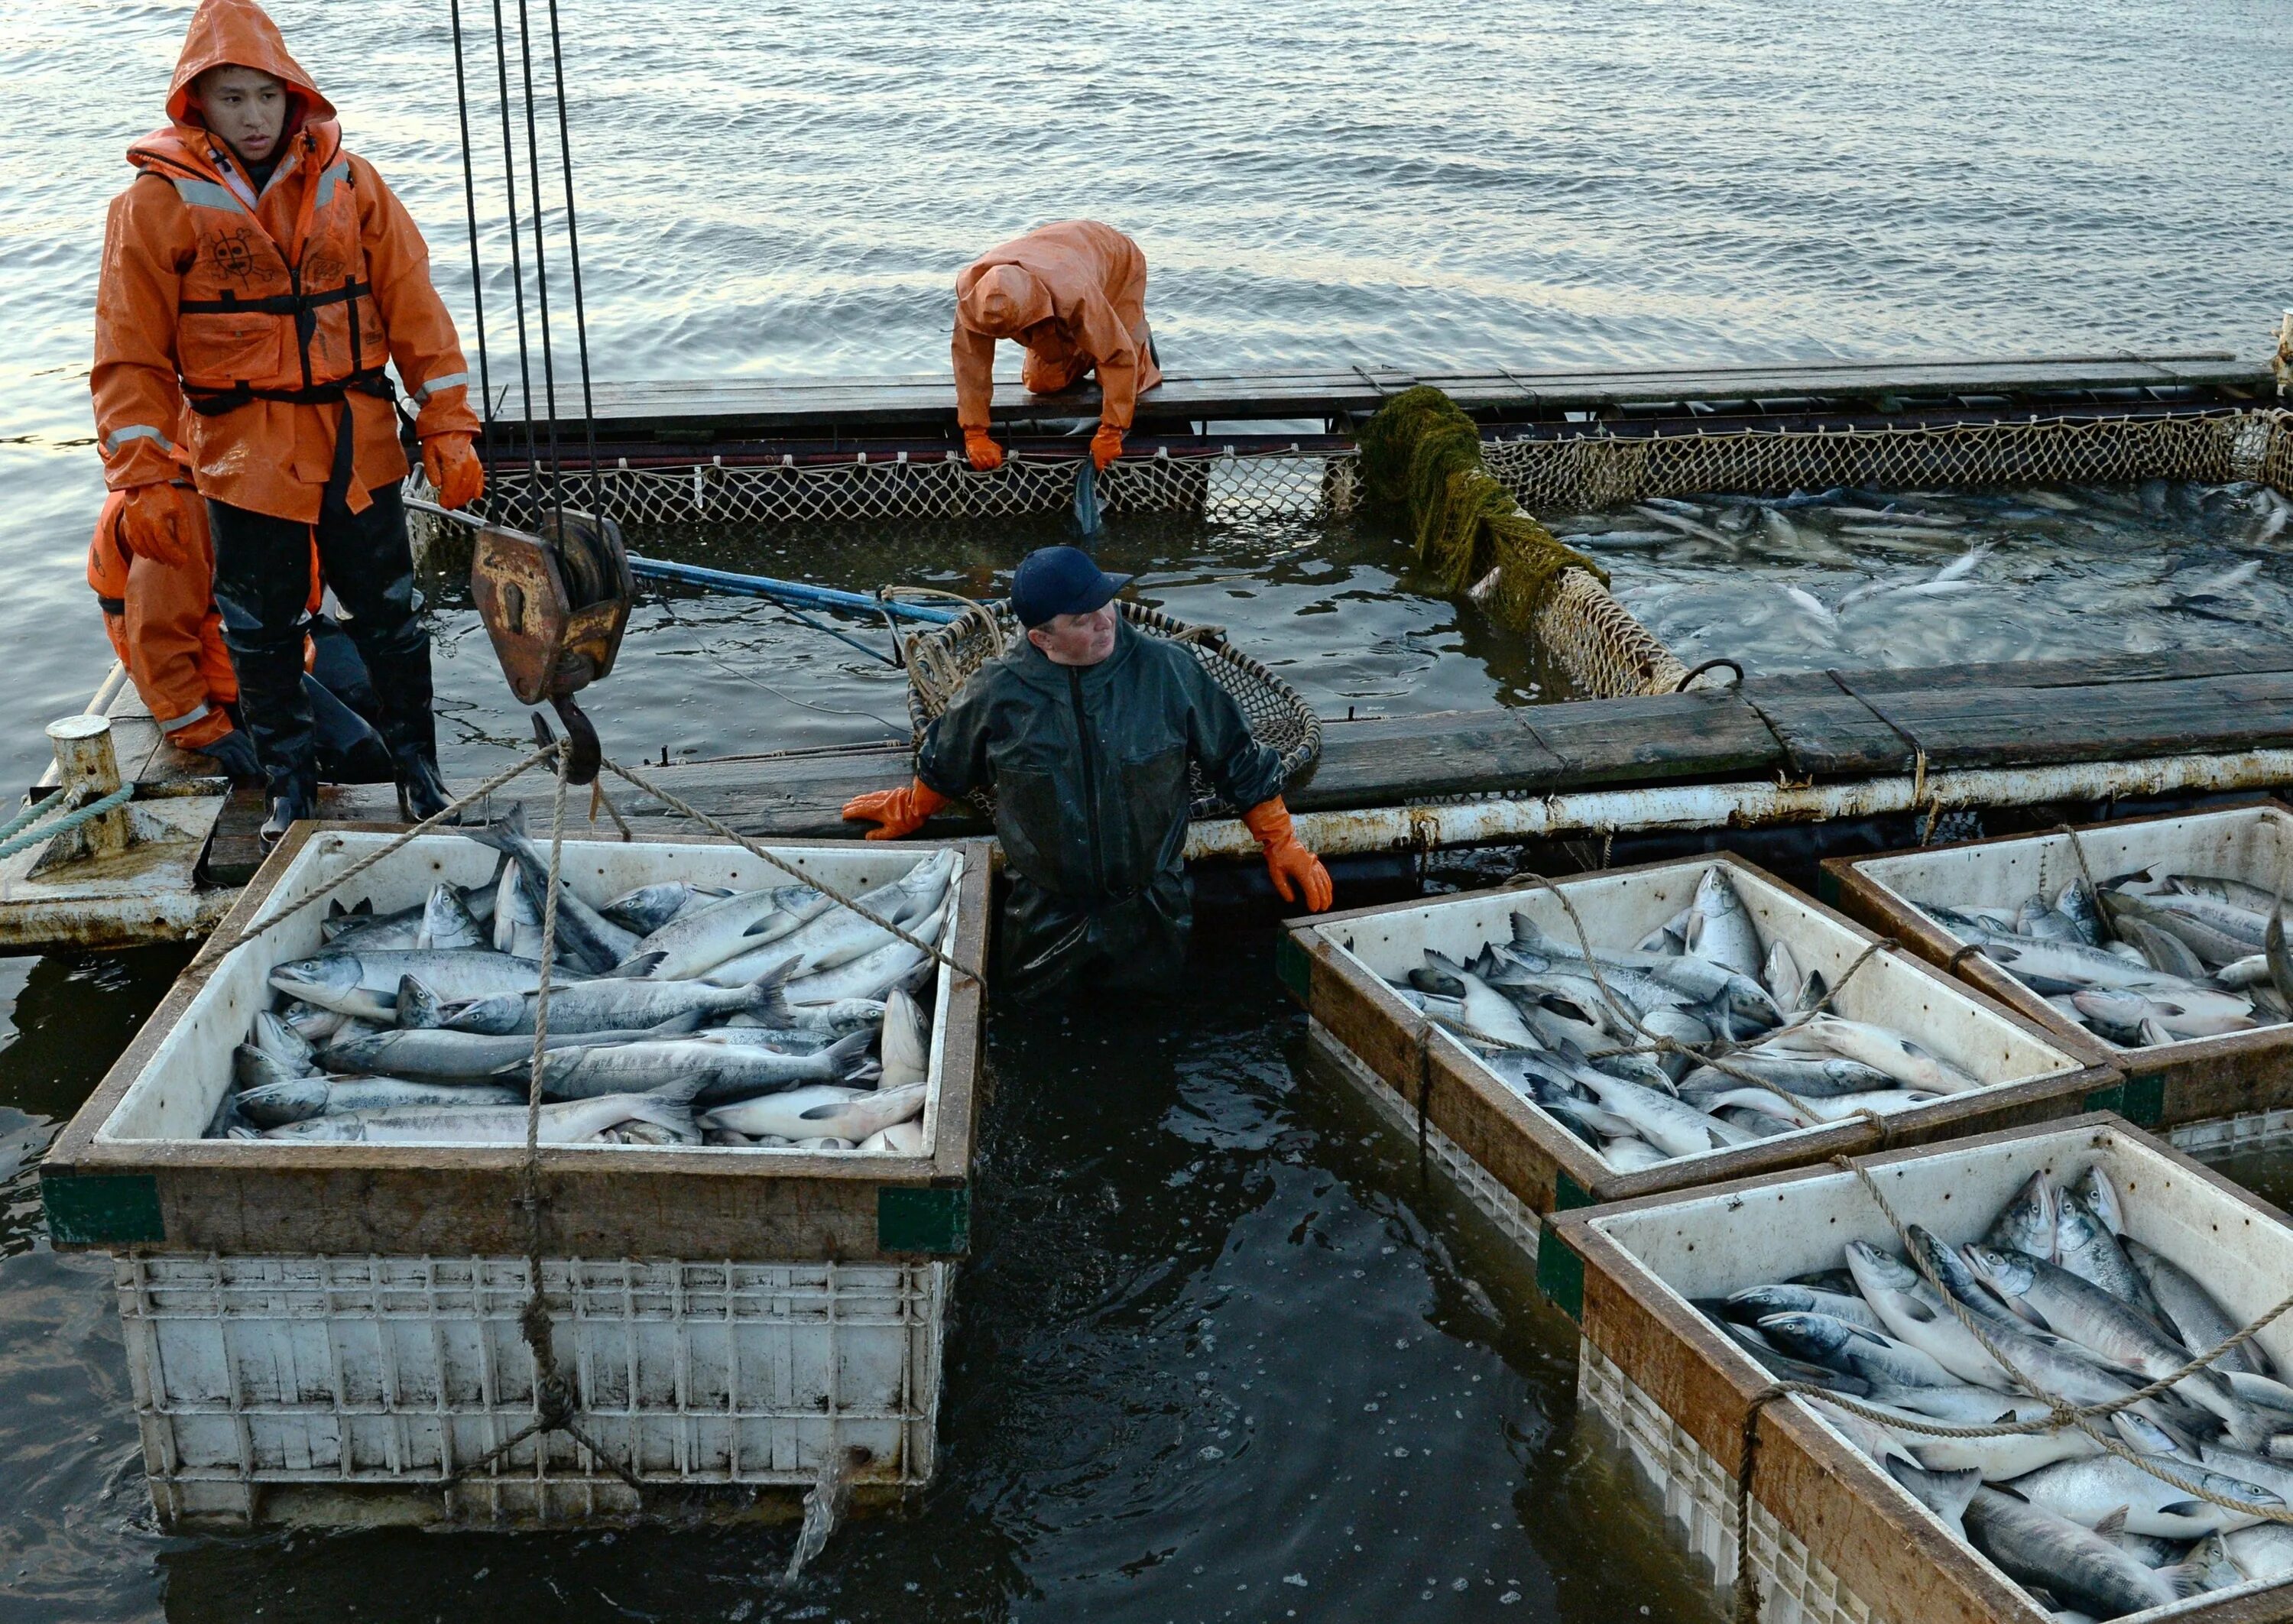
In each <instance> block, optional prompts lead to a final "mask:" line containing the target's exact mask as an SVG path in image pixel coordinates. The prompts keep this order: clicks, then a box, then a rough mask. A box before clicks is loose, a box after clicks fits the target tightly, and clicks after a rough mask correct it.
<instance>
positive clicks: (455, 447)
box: [422, 434, 486, 508]
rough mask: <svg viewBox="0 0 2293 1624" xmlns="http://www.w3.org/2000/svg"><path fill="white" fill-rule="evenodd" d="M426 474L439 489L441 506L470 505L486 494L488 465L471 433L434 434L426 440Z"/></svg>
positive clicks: (424, 449) (424, 462) (424, 445)
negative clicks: (482, 460) (485, 463)
mask: <svg viewBox="0 0 2293 1624" xmlns="http://www.w3.org/2000/svg"><path fill="white" fill-rule="evenodd" d="M422 474H423V477H424V478H425V479H426V480H428V481H430V488H431V489H433V490H434V491H436V492H437V493H438V505H439V506H441V507H446V508H455V507H467V506H469V505H470V504H471V503H473V502H474V501H476V500H477V499H478V498H479V497H482V496H484V495H485V494H486V465H484V464H483V463H482V462H480V461H479V460H478V454H477V452H476V451H475V450H474V448H472V447H471V444H470V437H469V436H468V435H467V434H433V435H432V436H431V437H430V438H429V439H427V440H424V441H423V442H422Z"/></svg>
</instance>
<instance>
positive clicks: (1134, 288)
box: [954, 220, 1163, 471]
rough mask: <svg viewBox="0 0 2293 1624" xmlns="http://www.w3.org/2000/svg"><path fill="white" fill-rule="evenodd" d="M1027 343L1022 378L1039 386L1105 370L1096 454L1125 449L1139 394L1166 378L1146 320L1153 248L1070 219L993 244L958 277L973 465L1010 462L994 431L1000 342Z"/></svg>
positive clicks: (963, 415) (957, 347) (958, 356)
mask: <svg viewBox="0 0 2293 1624" xmlns="http://www.w3.org/2000/svg"><path fill="white" fill-rule="evenodd" d="M1001 338H1009V339H1011V340H1014V341H1015V342H1017V343H1018V344H1019V345H1020V347H1021V348H1023V349H1025V351H1026V352H1027V360H1026V366H1025V369H1024V370H1023V371H1022V372H1021V373H1020V381H1021V382H1022V383H1024V384H1025V385H1026V386H1027V388H1028V389H1030V390H1032V391H1033V392H1035V393H1037V394H1041V395H1049V394H1057V392H1059V391H1060V390H1063V389H1072V388H1073V387H1074V385H1075V384H1080V383H1082V381H1083V379H1084V378H1086V377H1088V376H1090V375H1091V374H1092V373H1093V372H1097V373H1098V394H1099V409H1098V433H1096V434H1094V435H1092V436H1091V441H1090V460H1091V462H1092V464H1093V465H1095V466H1097V467H1098V468H1100V469H1102V470H1104V469H1105V468H1106V465H1107V464H1109V463H1111V462H1113V461H1114V459H1115V458H1116V457H1118V456H1122V436H1123V434H1124V433H1125V432H1127V431H1128V430H1129V429H1130V416H1131V411H1132V408H1133V406H1134V405H1135V403H1136V402H1137V400H1138V396H1139V395H1140V394H1141V393H1142V392H1145V391H1147V390H1149V389H1152V388H1154V387H1155V384H1159V383H1161V382H1162V381H1163V370H1162V368H1159V367H1157V366H1156V365H1155V336H1154V335H1153V334H1152V333H1150V332H1149V331H1148V330H1147V255H1145V254H1144V253H1142V252H1141V251H1140V250H1139V247H1138V244H1137V243H1135V242H1133V241H1131V240H1130V238H1128V237H1125V236H1124V235H1123V234H1122V232H1120V231H1118V230H1115V229H1114V227H1113V226H1111V225H1101V224H1099V223H1098V222H1097V221H1096V220H1063V221H1061V222H1058V223H1057V225H1047V226H1038V227H1036V228H1035V230H1032V231H1030V232H1028V233H1027V234H1026V235H1025V237H1021V238H1014V239H1013V240H1012V241H1010V242H1007V243H1005V244H1004V245H1003V246H1001V247H999V248H990V249H989V250H988V251H987V252H986V253H984V254H983V255H980V256H979V257H978V258H977V259H976V260H974V261H972V263H970V264H968V265H967V266H965V267H964V268H963V270H962V271H960V273H959V274H958V275H957V277H956V279H955V344H954V353H955V416H956V421H957V422H958V423H959V424H961V425H962V427H963V449H964V454H965V456H968V458H969V459H970V462H971V465H972V466H973V467H974V468H977V469H980V470H982V471H984V470H986V469H990V468H1000V467H1001V466H1002V465H1003V448H1002V447H1001V446H999V445H997V444H996V443H995V440H994V438H993V436H992V435H990V434H989V433H988V432H987V421H988V419H987V408H988V405H989V403H990V402H991V401H992V400H993V398H994V393H995V342H996V340H998V339H1001Z"/></svg>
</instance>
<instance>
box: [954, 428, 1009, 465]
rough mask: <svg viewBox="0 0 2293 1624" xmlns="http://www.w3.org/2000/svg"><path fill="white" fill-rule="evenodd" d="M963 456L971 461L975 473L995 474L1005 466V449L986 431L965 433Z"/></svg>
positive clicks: (976, 430)
mask: <svg viewBox="0 0 2293 1624" xmlns="http://www.w3.org/2000/svg"><path fill="white" fill-rule="evenodd" d="M963 454H964V456H967V457H968V458H969V459H970V461H971V466H972V469H973V471H974V472H975V473H994V472H995V471H996V470H997V469H998V468H1001V466H1002V465H1003V448H1002V447H1001V446H999V445H997V444H996V443H995V440H994V437H993V435H991V434H990V433H988V432H987V431H986V430H985V429H966V430H964V431H963Z"/></svg>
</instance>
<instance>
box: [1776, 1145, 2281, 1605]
mask: <svg viewBox="0 0 2293 1624" xmlns="http://www.w3.org/2000/svg"><path fill="white" fill-rule="evenodd" d="M1831 1164H1832V1166H1834V1167H1835V1168H1840V1169H1841V1170H1842V1171H1844V1172H1849V1173H1852V1174H1853V1175H1855V1176H1856V1178H1857V1180H1858V1181H1859V1182H1860V1184H1862V1186H1863V1188H1864V1190H1865V1191H1866V1192H1868V1194H1869V1195H1870V1197H1871V1200H1872V1201H1873V1203H1874V1204H1875V1205H1876V1206H1877V1208H1879V1211H1880V1213H1881V1214H1882V1215H1883V1216H1884V1217H1885V1218H1886V1220H1887V1222H1888V1223H1889V1224H1891V1225H1892V1227H1893V1229H1894V1231H1895V1234H1896V1238H1897V1239H1898V1240H1900V1241H1901V1242H1902V1246H1903V1252H1904V1255H1905V1256H1907V1257H1908V1258H1909V1260H1910V1263H1911V1266H1912V1267H1913V1268H1915V1269H1916V1271H1917V1272H1918V1273H1919V1277H1920V1278H1921V1279H1922V1280H1924V1281H1925V1282H1926V1283H1927V1286H1928V1287H1929V1289H1932V1291H1933V1292H1934V1293H1935V1295H1936V1296H1938V1297H1941V1299H1942V1301H1943V1303H1944V1305H1946V1306H1947V1307H1949V1309H1950V1311H1951V1313H1952V1314H1953V1315H1954V1316H1955V1317H1956V1318H1957V1320H1958V1321H1959V1323H1960V1324H1962V1325H1964V1326H1965V1328H1966V1329H1967V1331H1968V1333H1969V1334H1970V1335H1972V1336H1973V1337H1974V1340H1975V1343H1976V1345H1978V1346H1979V1347H1981V1349H1982V1351H1983V1352H1984V1353H1986V1354H1988V1355H1989V1357H1990V1358H1991V1359H1992V1360H1994V1361H1996V1362H1997V1365H1998V1367H1999V1368H2000V1369H2003V1370H2005V1372H2006V1374H2007V1375H2008V1376H2009V1377H2010V1378H2013V1380H2014V1381H2015V1382H2016V1383H2017V1384H2019V1385H2020V1386H2022V1388H2023V1389H2024V1390H2025V1391H2026V1392H2027V1393H2028V1394H2030V1396H2031V1397H2032V1398H2035V1399H2037V1400H2038V1401H2039V1402H2041V1403H2043V1404H2045V1405H2046V1414H2045V1415H2043V1416H2037V1417H2033V1418H2030V1420H2027V1421H2001V1422H1994V1423H1991V1424H1989V1425H1987V1426H1957V1425H1953V1424H1950V1423H1948V1422H1941V1421H1930V1420H1927V1419H1925V1418H1920V1417H1915V1416H1911V1415H1908V1414H1906V1413H1904V1412H1902V1411H1900V1410H1892V1409H1881V1408H1878V1407H1876V1406H1874V1405H1870V1404H1866V1403H1862V1402H1859V1401H1858V1400H1856V1399H1854V1398H1852V1397H1851V1396H1849V1395H1848V1394H1843V1393H1837V1392H1835V1391H1833V1390H1832V1389H1830V1388H1828V1387H1824V1386H1818V1385H1817V1384H1816V1383H1813V1382H1801V1381H1775V1382H1770V1383H1769V1384H1768V1386H1765V1387H1763V1388H1762V1389H1761V1390H1760V1391H1759V1392H1758V1393H1756V1394H1753V1395H1752V1398H1751V1400H1750V1402H1749V1403H1748V1405H1747V1406H1746V1410H1745V1412H1744V1425H1743V1436H1742V1444H1741V1449H1740V1451H1739V1454H1738V1463H1737V1469H1736V1587H1735V1606H1734V1612H1733V1618H1734V1624H1755V1621H1756V1620H1757V1619H1758V1618H1759V1612H1760V1592H1759V1582H1758V1576H1757V1573H1756V1571H1755V1570H1754V1565H1753V1561H1752V1555H1751V1505H1752V1479H1753V1475H1754V1468H1755V1465H1756V1458H1757V1453H1758V1449H1759V1416H1760V1412H1761V1410H1764V1409H1765V1408H1766V1407H1767V1406H1768V1405H1769V1404H1770V1403H1772V1402H1775V1401H1776V1400H1778V1399H1782V1398H1793V1397H1797V1398H1808V1399H1815V1400H1819V1401H1820V1402H1823V1403H1825V1404H1828V1405H1830V1406H1831V1407H1832V1408H1834V1409H1835V1410H1840V1411H1842V1412H1843V1413H1845V1414H1847V1415H1850V1416H1853V1417H1855V1418H1858V1419H1860V1420H1863V1421H1868V1422H1870V1423H1872V1424H1873V1425H1875V1426H1880V1427H1884V1428H1885V1429H1887V1430H1889V1431H1891V1432H1897V1433H1908V1434H1913V1435H1914V1436H1917V1437H1926V1438H1934V1439H1938V1440H1944V1439H1974V1438H2005V1437H2019V1436H2024V1435H2028V1434H2038V1433H2054V1432H2061V1431H2063V1430H2065V1429H2067V1428H2071V1427H2075V1428H2076V1429H2078V1431H2079V1432H2082V1433H2084V1434H2086V1436H2087V1437H2088V1438H2090V1439H2092V1440H2093V1441H2094V1442H2095V1443H2096V1444H2098V1445H2099V1446H2101V1448H2102V1449H2103V1450H2105V1451H2107V1452H2108V1453H2110V1454H2112V1455H2115V1456H2117V1457H2118V1458H2120V1459H2122V1460H2124V1461H2126V1462H2127V1463H2128V1464H2129V1465H2132V1466H2136V1467H2138V1468H2140V1469H2141V1470H2142V1471H2143V1472H2146V1473H2148V1474H2149V1475H2151V1476H2152V1477H2155V1478H2157V1479H2158V1480H2159V1482H2161V1483H2168V1484H2171V1485H2172V1486H2173V1487H2175V1488H2176V1489H2179V1490H2181V1491H2183V1492H2184V1493H2185V1494H2189V1495H2192V1496H2193V1497H2195V1498H2196V1499H2201V1500H2204V1501H2207V1502H2208V1503H2209V1504H2211V1505H2215V1506H2219V1507H2223V1508H2224V1510H2228V1511H2232V1512H2236V1513H2238V1514H2240V1515H2246V1516H2252V1517H2256V1518H2258V1519H2260V1520H2262V1521H2265V1522H2270V1523H2288V1524H2293V1507H2288V1506H2283V1505H2278V1506H2263V1505H2257V1504H2255V1503H2253V1502H2250V1501H2247V1500H2240V1499H2237V1498H2235V1497H2234V1496H2231V1495H2224V1494H2222V1493H2220V1492H2218V1491H2215V1490H2212V1489H2209V1488H2208V1487H2207V1486H2206V1485H2204V1484H2203V1483H2197V1482H2194V1481H2193V1480H2192V1479H2191V1478H2190V1477H2188V1476H2187V1475H2184V1474H2183V1473H2180V1472H2178V1471H2176V1470H2175V1469H2174V1468H2173V1466H2170V1465H2168V1464H2166V1463H2167V1457H2163V1456H2158V1455H2145V1454H2143V1453H2142V1452H2140V1451H2139V1450H2133V1449H2129V1448H2127V1446H2126V1445H2125V1444H2124V1443H2123V1442H2120V1441H2119V1440H2118V1439H2116V1438H2113V1437H2110V1436H2108V1435H2107V1434H2104V1433H2103V1432H2102V1431H2101V1429H2100V1428H2098V1427H2097V1426H2095V1425H2094V1423H2095V1422H2096V1421H2099V1420H2103V1419H2106V1418H2109V1417H2111V1416H2114V1415H2117V1414H2118V1413H2119V1411H2121V1410H2131V1409H2133V1408H2134V1407H2135V1406H2136V1405H2138V1404H2142V1403H2145V1402H2148V1401H2150V1400H2151V1399H2154V1398H2157V1397H2159V1395H2161V1394H2165V1393H2167V1391H2169V1390H2170V1389H2172V1388H2173V1387H2175V1386H2177V1385H2179V1384H2180V1383H2181V1382H2183V1381H2184V1380H2186V1379H2187V1378H2190V1377H2192V1376H2193V1375H2196V1374H2197V1373H2199V1372H2200V1371H2201V1370H2205V1369H2209V1368H2211V1367H2212V1366H2213V1365H2214V1363H2215V1362H2216V1361H2218V1360H2219V1359H2220V1358H2221V1357H2222V1355H2224V1353H2228V1352H2229V1351H2230V1350H2231V1349H2232V1348H2234V1347H2239V1346H2241V1345H2244V1344H2245V1343H2247V1342H2249V1341H2251V1340H2252V1339H2253V1338H2254V1337H2257V1336H2258V1335H2259V1334H2260V1333H2261V1332H2262V1331H2263V1330H2265V1329H2267V1328H2268V1327H2269V1326H2270V1325H2271V1324H2272V1323H2273V1322H2274V1321H2277V1320H2278V1319H2280V1318H2281V1317H2282V1316H2283V1315H2284V1314H2285V1313H2288V1312H2289V1311H2293V1293H2289V1294H2288V1295H2287V1296H2285V1297H2282V1298H2281V1299H2279V1301H2278V1302H2277V1303H2275V1304H2274V1305H2272V1306H2271V1307H2270V1308H2268V1309H2267V1310H2266V1311H2265V1312H2264V1313H2262V1314H2260V1315H2259V1316H2258V1317H2257V1318H2256V1319H2255V1320H2253V1321H2251V1322H2250V1323H2248V1324H2247V1325H2245V1326H2243V1327H2241V1328H2240V1329H2237V1330H2235V1331H2232V1332H2231V1333H2230V1335H2228V1336H2227V1337H2223V1338H2222V1340H2221V1341H2219V1342H2218V1343H2216V1344H2215V1345H2213V1346H2212V1347H2209V1348H2208V1349H2206V1350H2205V1351H2204V1352H2203V1353H2195V1354H2192V1356H2191V1358H2190V1359H2189V1360H2188V1361H2186V1362H2185V1363H2184V1364H2182V1365H2180V1366H2179V1367H2177V1368H2176V1369H2172V1370H2169V1371H2167V1373H2166V1374H2165V1375H2163V1376H2160V1377H2159V1378H2155V1379H2154V1380H2152V1381H2151V1382H2149V1383H2147V1384H2146V1385H2144V1386H2141V1387H2137V1388H2135V1389H2134V1390H2133V1391H2131V1392H2128V1393H2126V1394H2121V1395H2120V1396H2119V1397H2117V1398H2114V1399H2109V1400H2106V1401H2104V1402H2100V1403H2095V1404H2085V1405H2079V1404H2073V1403H2071V1402H2069V1401H2068V1400H2066V1399H2064V1398H2062V1396H2061V1395H2060V1394H2053V1393H2048V1392H2046V1390H2045V1389H2044V1388H2042V1387H2040V1386H2038V1383H2037V1382H2036V1381H2034V1380H2033V1379H2032V1378H2030V1377H2029V1376H2028V1375H2026V1374H2025V1373H2024V1372H2023V1371H2022V1369H2020V1368H2019V1367H2017V1366H2016V1365H2015V1364H2014V1362H2013V1361H2012V1360H2011V1359H2009V1358H2008V1357H2006V1355H2005V1353H2004V1352H2003V1351H2002V1350H2001V1349H2000V1348H1999V1347H1998V1346H1997V1344H1996V1343H1995V1342H1993V1341H1992V1339H1991V1338H1990V1337H1989V1336H1988V1335H1986V1334H1985V1333H1984V1331H1983V1329H1982V1328H1981V1325H1980V1324H1978V1323H1977V1322H1976V1317H1975V1315H1974V1313H1973V1311H1972V1310H1971V1309H1969V1308H1968V1307H1967V1306H1966V1305H1965V1304H1964V1303H1962V1302H1960V1301H1959V1300H1958V1298H1957V1297H1954V1296H1953V1295H1952V1294H1951V1293H1950V1292H1949V1290H1948V1289H1946V1288H1945V1287H1944V1285H1943V1283H1942V1281H1941V1279H1940V1278H1938V1277H1937V1275H1936V1274H1935V1273H1934V1270H1933V1268H1932V1264H1930V1263H1929V1262H1928V1260H1927V1259H1926V1257H1925V1256H1924V1255H1923V1254H1922V1252H1921V1249H1920V1248H1918V1247H1916V1246H1915V1245H1914V1244H1912V1241H1911V1236H1910V1226H1909V1225H1908V1224H1905V1223H1904V1222H1903V1220H1902V1218H1901V1217H1900V1216H1899V1215H1898V1214H1897V1213H1896V1211H1895V1209H1894V1208H1893V1206H1892V1204H1891V1203H1890V1202H1889V1201H1888V1200H1887V1198H1886V1195H1885V1194H1884V1192H1882V1191H1881V1190H1880V1188H1879V1185H1878V1181H1877V1180H1876V1178H1874V1177H1873V1176H1872V1174H1871V1170H1870V1169H1869V1168H1867V1167H1865V1166H1863V1164H1861V1163H1860V1162H1859V1161H1857V1160H1855V1159H1853V1158H1852V1157H1850V1156H1846V1155H1838V1156H1834V1157H1833V1158H1831ZM2220 1475H2223V1476H2233V1475H2234V1474H2232V1473H2229V1472H2224V1473H2221V1474H2220Z"/></svg>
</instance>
